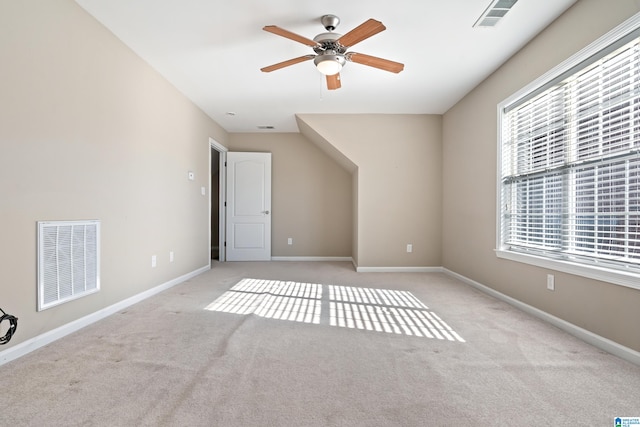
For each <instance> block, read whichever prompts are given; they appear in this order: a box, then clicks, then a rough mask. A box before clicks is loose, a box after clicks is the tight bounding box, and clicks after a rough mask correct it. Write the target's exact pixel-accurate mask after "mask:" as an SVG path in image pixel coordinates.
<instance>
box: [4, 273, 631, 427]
mask: <svg viewBox="0 0 640 427" xmlns="http://www.w3.org/2000/svg"><path fill="white" fill-rule="evenodd" d="M0 375H1V378H2V380H1V381H0V384H2V393H0V425H2V426H165V425H166V426H444V425H474V426H504V425H526V426H612V425H614V418H615V417H618V416H626V417H630V416H639V417H640V367H639V366H637V365H634V364H631V363H629V362H626V361H624V360H621V359H619V358H617V357H615V356H612V355H610V354H608V353H606V352H603V351H601V350H599V349H597V348H595V347H593V346H591V345H588V344H586V343H584V342H582V341H580V340H578V339H576V338H574V337H572V336H571V335H568V334H566V333H565V332H563V331H561V330H559V329H557V328H555V327H553V326H551V325H549V324H547V323H544V322H542V321H540V320H538V319H536V318H534V317H532V316H530V315H528V314H526V313H523V312H521V311H519V310H517V309H516V308H514V307H512V306H510V305H508V304H506V303H504V302H501V301H498V300H496V299H494V298H492V297H490V296H487V295H485V294H483V293H481V292H479V291H477V290H476V289H474V288H471V287H469V286H468V285H466V284H464V283H462V282H460V281H458V280H456V279H454V278H451V277H449V276H447V275H445V274H439V273H356V272H354V270H353V267H352V265H351V264H350V263H345V262H252V263H218V262H214V264H213V268H212V269H211V270H210V271H208V272H206V273H204V274H201V275H199V276H197V277H195V278H193V279H191V280H188V281H186V282H184V283H182V284H180V285H177V286H175V287H173V288H171V289H169V290H167V291H165V292H162V293H160V294H158V295H156V296H154V297H152V298H149V299H147V300H144V301H142V302H140V303H138V304H136V305H134V306H131V307H129V308H127V309H126V310H122V311H121V312H118V313H117V314H114V315H112V316H109V317H108V318H106V319H104V320H101V321H99V322H96V323H94V324H92V325H90V326H88V327H86V328H84V329H82V330H80V331H78V332H76V333H74V334H71V335H69V336H67V337H65V338H63V339H61V340H58V341H56V342H54V343H52V344H50V345H48V346H46V347H43V348H41V349H39V350H36V351H34V352H32V353H30V354H28V355H26V356H23V357H21V358H19V359H17V360H14V361H12V362H10V363H7V364H5V365H4V366H2V367H0Z"/></svg>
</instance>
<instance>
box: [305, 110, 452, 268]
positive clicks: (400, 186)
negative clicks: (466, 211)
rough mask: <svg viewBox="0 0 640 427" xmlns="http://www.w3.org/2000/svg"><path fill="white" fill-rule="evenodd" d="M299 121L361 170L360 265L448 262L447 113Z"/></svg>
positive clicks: (357, 181) (314, 116)
mask: <svg viewBox="0 0 640 427" xmlns="http://www.w3.org/2000/svg"><path fill="white" fill-rule="evenodd" d="M298 121H299V122H302V123H304V124H305V125H306V126H308V127H309V128H310V129H313V131H314V132H316V133H317V134H318V135H320V136H322V138H324V140H326V141H327V142H328V143H329V144H331V145H332V146H333V147H335V149H337V150H338V151H339V152H340V153H342V155H344V156H345V157H346V158H347V159H349V161H350V162H351V163H353V164H354V165H355V166H356V167H357V175H356V176H355V178H354V186H357V190H358V191H357V220H356V223H355V226H356V227H357V230H356V234H355V236H354V239H356V241H357V245H356V247H357V258H356V260H357V265H358V267H431V266H440V265H442V264H441V230H440V227H441V221H442V211H441V204H442V168H441V160H442V152H441V139H442V137H441V117H440V116H433V115H376V114H346V115H344V114H343V115H332V114H299V115H298ZM409 243H411V244H412V245H413V252H412V253H407V251H406V246H407V244H409Z"/></svg>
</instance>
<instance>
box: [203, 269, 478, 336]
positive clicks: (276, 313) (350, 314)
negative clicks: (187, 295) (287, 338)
mask: <svg viewBox="0 0 640 427" xmlns="http://www.w3.org/2000/svg"><path fill="white" fill-rule="evenodd" d="M325 286H326V288H327V289H328V293H323V289H324V287H325ZM323 307H324V310H323ZM205 309H206V310H209V311H217V312H222V313H232V314H242V315H247V314H255V315H256V316H259V317H264V318H268V319H278V320H289V321H294V322H302V323H311V324H316V325H318V324H328V325H331V326H336V327H342V328H351V329H361V330H367V331H376V332H386V333H390V334H399V335H409V336H416V337H423V338H434V339H439V340H448V341H457V342H465V340H464V339H463V338H462V337H461V336H460V335H458V333H456V332H455V331H454V330H453V329H452V328H451V327H450V326H449V325H448V324H447V323H446V322H445V321H444V320H442V318H440V317H439V316H438V315H437V314H435V313H434V312H432V311H430V310H429V307H427V306H426V305H424V304H423V303H422V302H421V301H420V300H419V299H418V298H416V297H415V296H414V295H413V294H412V293H411V292H407V291H397V290H389V289H373V288H358V287H353V286H335V285H320V284H315V283H300V282H291V281H280V280H259V279H242V280H241V281H240V282H238V283H237V284H235V285H234V286H233V287H232V288H231V289H230V290H229V291H227V292H225V293H224V294H222V295H221V296H220V297H219V298H218V299H216V300H215V301H214V302H212V303H211V304H209V305H208V306H207V307H205Z"/></svg>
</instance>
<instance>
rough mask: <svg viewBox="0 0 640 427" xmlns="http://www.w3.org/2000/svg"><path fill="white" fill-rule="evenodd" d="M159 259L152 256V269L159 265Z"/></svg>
mask: <svg viewBox="0 0 640 427" xmlns="http://www.w3.org/2000/svg"><path fill="white" fill-rule="evenodd" d="M157 261H158V258H157V257H156V256H155V255H151V267H155V266H156V264H157Z"/></svg>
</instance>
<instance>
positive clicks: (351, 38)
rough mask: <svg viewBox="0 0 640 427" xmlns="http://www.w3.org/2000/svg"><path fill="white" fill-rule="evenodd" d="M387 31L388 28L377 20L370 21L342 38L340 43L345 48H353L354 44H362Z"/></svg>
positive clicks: (339, 40)
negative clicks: (363, 41)
mask: <svg viewBox="0 0 640 427" xmlns="http://www.w3.org/2000/svg"><path fill="white" fill-rule="evenodd" d="M386 29H387V27H385V26H384V25H382V22H380V21H376V20H375V19H369V20H368V21H365V22H364V23H362V24H360V25H358V26H357V27H356V28H354V29H353V30H351V31H349V32H348V33H347V34H345V35H344V36H342V37H340V38H339V39H338V42H340V44H341V45H342V46H344V47H349V46H353V45H354V44H356V43H360V42H361V41H362V40H365V39H368V38H369V37H371V36H373V35H375V34H378V33H379V32H380V31H384V30H386Z"/></svg>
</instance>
